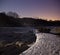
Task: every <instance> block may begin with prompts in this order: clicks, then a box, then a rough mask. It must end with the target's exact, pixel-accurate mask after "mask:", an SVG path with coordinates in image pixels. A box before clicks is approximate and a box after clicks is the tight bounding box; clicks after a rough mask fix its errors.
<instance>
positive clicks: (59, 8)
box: [0, 0, 60, 20]
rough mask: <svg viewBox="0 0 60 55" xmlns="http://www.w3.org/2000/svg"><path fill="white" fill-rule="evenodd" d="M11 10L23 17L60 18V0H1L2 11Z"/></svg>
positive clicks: (0, 7)
mask: <svg viewBox="0 0 60 55" xmlns="http://www.w3.org/2000/svg"><path fill="white" fill-rule="evenodd" d="M9 11H12V12H16V13H18V14H19V15H20V16H21V17H37V18H38V17H39V18H43V19H48V20H49V19H52V20H60V0H0V12H9Z"/></svg>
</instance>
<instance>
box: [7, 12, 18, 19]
mask: <svg viewBox="0 0 60 55" xmlns="http://www.w3.org/2000/svg"><path fill="white" fill-rule="evenodd" d="M7 15H8V16H12V17H14V18H19V15H18V14H17V13H16V12H8V13H7Z"/></svg>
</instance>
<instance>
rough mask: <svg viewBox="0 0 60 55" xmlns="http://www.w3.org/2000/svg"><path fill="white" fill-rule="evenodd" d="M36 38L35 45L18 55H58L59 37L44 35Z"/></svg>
mask: <svg viewBox="0 0 60 55" xmlns="http://www.w3.org/2000/svg"><path fill="white" fill-rule="evenodd" d="M36 36H37V40H36V42H35V44H34V45H33V46H31V47H30V48H29V49H28V50H26V51H24V52H23V53H21V54H20V55H60V37H58V36H56V35H53V34H45V33H37V34H36Z"/></svg>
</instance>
